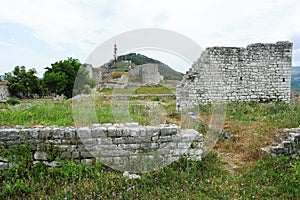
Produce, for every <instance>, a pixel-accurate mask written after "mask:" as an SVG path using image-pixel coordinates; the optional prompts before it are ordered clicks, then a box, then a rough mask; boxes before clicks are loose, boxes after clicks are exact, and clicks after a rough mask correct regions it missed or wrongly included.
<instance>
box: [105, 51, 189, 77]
mask: <svg viewBox="0 0 300 200" xmlns="http://www.w3.org/2000/svg"><path fill="white" fill-rule="evenodd" d="M117 61H118V62H126V61H131V63H133V64H135V65H143V64H148V63H155V64H157V65H158V71H159V73H160V74H161V75H163V76H164V79H165V80H182V77H183V73H180V72H178V71H175V70H174V69H172V68H171V67H170V66H168V65H166V64H164V63H162V62H160V61H159V60H155V59H153V58H149V57H147V56H145V55H142V54H137V53H130V54H126V55H121V56H119V57H118V60H117ZM104 66H105V67H113V63H112V62H110V63H107V64H105V65H104Z"/></svg>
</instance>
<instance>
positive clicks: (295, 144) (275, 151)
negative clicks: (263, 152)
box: [269, 128, 300, 157]
mask: <svg viewBox="0 0 300 200" xmlns="http://www.w3.org/2000/svg"><path fill="white" fill-rule="evenodd" d="M284 132H285V133H286V134H287V136H286V138H285V139H284V141H283V142H282V143H281V144H279V145H277V146H270V147H269V148H270V150H269V152H270V153H271V154H272V156H275V157H278V156H282V155H285V156H291V157H297V156H300V128H291V129H285V130H284Z"/></svg>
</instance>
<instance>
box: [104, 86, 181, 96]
mask: <svg viewBox="0 0 300 200" xmlns="http://www.w3.org/2000/svg"><path fill="white" fill-rule="evenodd" d="M100 92H101V93H103V94H112V93H114V94H133V95H136V94H175V88H169V87H166V86H164V85H157V86H127V87H126V88H124V89H110V88H104V89H102V90H101V91H100Z"/></svg>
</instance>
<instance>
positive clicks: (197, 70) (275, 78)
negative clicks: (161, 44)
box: [177, 42, 292, 110]
mask: <svg viewBox="0 0 300 200" xmlns="http://www.w3.org/2000/svg"><path fill="white" fill-rule="evenodd" d="M291 66H292V43H290V42H277V43H274V44H273V43H270V44H269V43H267V44H263V43H257V44H251V45H248V46H247V47H246V48H239V47H210V48H207V49H206V50H205V51H203V52H202V54H201V56H200V58H199V59H198V60H197V61H196V62H195V63H194V64H193V66H192V68H191V69H190V70H189V71H188V72H187V73H186V75H185V77H184V79H183V81H182V82H181V84H180V85H179V86H178V87H177V109H178V110H182V109H184V108H192V107H194V106H198V105H200V104H207V103H211V102H224V101H284V102H289V101H290V90H291Z"/></svg>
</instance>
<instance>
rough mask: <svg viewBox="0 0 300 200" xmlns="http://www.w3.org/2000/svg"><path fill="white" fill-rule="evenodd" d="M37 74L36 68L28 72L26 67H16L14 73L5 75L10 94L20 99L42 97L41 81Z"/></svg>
mask: <svg viewBox="0 0 300 200" xmlns="http://www.w3.org/2000/svg"><path fill="white" fill-rule="evenodd" d="M36 73H37V72H36V70H35V69H34V68H33V69H29V70H28V71H26V68H25V66H16V67H15V69H14V70H13V71H12V73H11V72H9V73H5V79H6V80H7V82H8V90H9V93H10V94H11V95H12V96H16V97H20V98H23V97H33V95H34V94H36V95H41V94H42V88H41V81H40V79H39V78H38V77H37V76H36Z"/></svg>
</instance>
